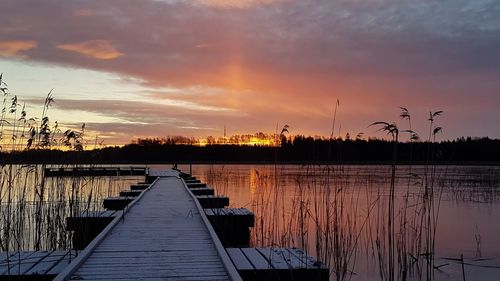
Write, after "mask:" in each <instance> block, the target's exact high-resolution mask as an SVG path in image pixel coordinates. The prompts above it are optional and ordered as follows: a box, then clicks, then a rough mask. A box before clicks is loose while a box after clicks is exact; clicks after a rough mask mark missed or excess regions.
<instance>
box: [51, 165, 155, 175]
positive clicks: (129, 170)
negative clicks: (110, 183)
mask: <svg viewBox="0 0 500 281" xmlns="http://www.w3.org/2000/svg"><path fill="white" fill-rule="evenodd" d="M146 171H147V169H146V168H145V167H74V168H46V169H45V170H44V176H45V177H87V176H96V177H97V176H144V175H145V174H146Z"/></svg>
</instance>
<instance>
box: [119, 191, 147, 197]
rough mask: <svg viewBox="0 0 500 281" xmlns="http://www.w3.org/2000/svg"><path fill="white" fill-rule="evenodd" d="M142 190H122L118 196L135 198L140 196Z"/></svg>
mask: <svg viewBox="0 0 500 281" xmlns="http://www.w3.org/2000/svg"><path fill="white" fill-rule="evenodd" d="M141 193H142V190H124V191H120V196H123V197H137V196H139V195H141Z"/></svg>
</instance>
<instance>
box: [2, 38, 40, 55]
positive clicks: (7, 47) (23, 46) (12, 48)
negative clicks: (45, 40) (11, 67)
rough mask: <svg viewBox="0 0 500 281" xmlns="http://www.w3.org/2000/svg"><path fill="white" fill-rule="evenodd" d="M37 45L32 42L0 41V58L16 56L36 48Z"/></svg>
mask: <svg viewBox="0 0 500 281" xmlns="http://www.w3.org/2000/svg"><path fill="white" fill-rule="evenodd" d="M37 46H38V43H37V42H36V41H33V40H16V41H0V56H4V57H10V56H16V55H17V54H18V53H19V52H23V51H27V50H31V49H33V48H36V47H37Z"/></svg>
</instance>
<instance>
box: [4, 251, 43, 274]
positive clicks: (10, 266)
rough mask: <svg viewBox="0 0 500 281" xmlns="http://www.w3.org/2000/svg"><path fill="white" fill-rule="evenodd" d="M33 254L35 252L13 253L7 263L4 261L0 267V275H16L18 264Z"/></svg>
mask: <svg viewBox="0 0 500 281" xmlns="http://www.w3.org/2000/svg"><path fill="white" fill-rule="evenodd" d="M33 253H35V252H14V254H12V255H11V256H10V257H9V259H8V261H7V260H5V261H4V263H2V264H1V265H0V275H16V272H18V271H19V268H18V267H19V264H20V263H23V262H24V261H25V260H26V259H27V258H29V256H31V255H32V254H33Z"/></svg>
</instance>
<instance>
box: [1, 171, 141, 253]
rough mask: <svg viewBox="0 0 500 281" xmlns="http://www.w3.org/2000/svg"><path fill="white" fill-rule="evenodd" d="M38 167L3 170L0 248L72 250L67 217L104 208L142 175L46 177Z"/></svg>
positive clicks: (9, 249)
mask: <svg viewBox="0 0 500 281" xmlns="http://www.w3.org/2000/svg"><path fill="white" fill-rule="evenodd" d="M43 168H44V167H42V166H40V165H6V166H3V167H2V168H1V170H0V178H1V179H0V184H1V185H0V227H1V231H0V248H1V249H0V251H28V250H65V249H70V248H71V234H72V233H71V232H70V231H67V230H66V218H67V217H69V216H74V215H78V214H80V213H81V212H83V211H100V210H102V200H103V199H104V198H106V197H109V196H116V195H118V193H119V192H120V191H121V190H126V189H129V186H130V184H133V183H137V181H139V180H142V179H143V177H142V178H140V177H136V176H133V177H131V176H127V177H49V178H45V177H43Z"/></svg>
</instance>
